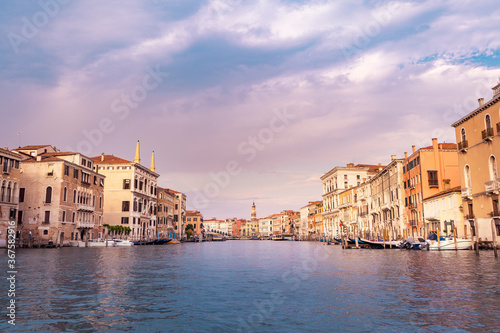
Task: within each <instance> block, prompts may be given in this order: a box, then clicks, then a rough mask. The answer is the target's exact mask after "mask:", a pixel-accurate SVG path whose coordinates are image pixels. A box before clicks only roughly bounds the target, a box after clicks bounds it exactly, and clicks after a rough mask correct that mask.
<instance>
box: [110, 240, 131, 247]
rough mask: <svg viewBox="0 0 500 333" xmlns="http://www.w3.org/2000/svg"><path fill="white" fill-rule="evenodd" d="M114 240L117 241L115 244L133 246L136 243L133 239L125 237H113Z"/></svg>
mask: <svg viewBox="0 0 500 333" xmlns="http://www.w3.org/2000/svg"><path fill="white" fill-rule="evenodd" d="M113 241H114V242H115V244H114V245H115V246H132V245H134V243H133V242H132V241H129V240H125V239H113Z"/></svg>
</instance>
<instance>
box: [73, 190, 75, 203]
mask: <svg viewBox="0 0 500 333" xmlns="http://www.w3.org/2000/svg"><path fill="white" fill-rule="evenodd" d="M73 203H76V190H73Z"/></svg>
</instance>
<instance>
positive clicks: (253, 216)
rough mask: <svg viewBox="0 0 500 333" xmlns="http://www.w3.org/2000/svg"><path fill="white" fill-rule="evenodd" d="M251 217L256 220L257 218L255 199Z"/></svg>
mask: <svg viewBox="0 0 500 333" xmlns="http://www.w3.org/2000/svg"><path fill="white" fill-rule="evenodd" d="M251 218H252V220H256V219H257V211H256V209H255V201H254V202H253V205H252V214H251Z"/></svg>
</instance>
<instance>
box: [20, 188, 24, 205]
mask: <svg viewBox="0 0 500 333" xmlns="http://www.w3.org/2000/svg"><path fill="white" fill-rule="evenodd" d="M24 192H25V189H24V187H21V188H20V189H19V202H24Z"/></svg>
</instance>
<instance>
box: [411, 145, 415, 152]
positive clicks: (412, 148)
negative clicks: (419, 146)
mask: <svg viewBox="0 0 500 333" xmlns="http://www.w3.org/2000/svg"><path fill="white" fill-rule="evenodd" d="M411 153H412V154H415V145H413V146H411Z"/></svg>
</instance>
